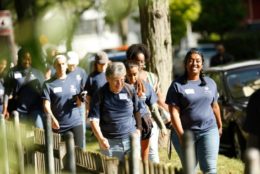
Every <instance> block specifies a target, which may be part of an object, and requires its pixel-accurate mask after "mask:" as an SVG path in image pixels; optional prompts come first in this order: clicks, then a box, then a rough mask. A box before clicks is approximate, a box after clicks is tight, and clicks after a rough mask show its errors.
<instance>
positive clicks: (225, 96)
mask: <svg viewBox="0 0 260 174" xmlns="http://www.w3.org/2000/svg"><path fill="white" fill-rule="evenodd" d="M206 74H207V75H209V76H210V77H211V78H213V79H214V80H215V82H216V84H217V86H218V92H219V104H220V108H221V114H222V122H223V135H222V137H221V140H220V149H222V150H228V152H230V154H229V155H232V156H236V157H238V158H242V156H243V153H244V151H245V148H246V139H247V133H246V132H244V131H243V129H242V127H243V124H244V120H245V117H246V107H247V103H248V99H249V96H250V95H251V94H252V93H253V92H254V91H255V90H257V89H259V88H260V60H251V61H245V62H240V63H232V64H228V65H222V66H217V67H212V68H209V69H207V70H206Z"/></svg>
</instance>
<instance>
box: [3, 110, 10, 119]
mask: <svg viewBox="0 0 260 174" xmlns="http://www.w3.org/2000/svg"><path fill="white" fill-rule="evenodd" d="M3 115H4V118H5V119H6V120H8V119H9V116H10V115H9V112H8V111H3Z"/></svg>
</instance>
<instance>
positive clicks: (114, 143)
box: [101, 137, 140, 161]
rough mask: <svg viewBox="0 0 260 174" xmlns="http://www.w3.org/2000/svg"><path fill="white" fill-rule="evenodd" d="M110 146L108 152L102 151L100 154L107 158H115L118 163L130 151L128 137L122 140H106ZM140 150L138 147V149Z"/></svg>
mask: <svg viewBox="0 0 260 174" xmlns="http://www.w3.org/2000/svg"><path fill="white" fill-rule="evenodd" d="M107 140H108V143H109V145H110V148H109V149H108V150H102V149H101V153H102V154H104V155H106V156H109V157H117V158H118V159H119V160H120V161H123V160H124V156H125V155H126V154H129V153H130V151H131V144H130V137H129V138H124V139H107ZM139 149H140V147H139Z"/></svg>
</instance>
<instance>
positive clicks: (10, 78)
mask: <svg viewBox="0 0 260 174" xmlns="http://www.w3.org/2000/svg"><path fill="white" fill-rule="evenodd" d="M43 82H44V76H43V74H42V73H41V72H40V71H39V70H37V69H34V68H27V69H22V68H19V67H17V66H16V67H14V68H12V69H10V71H9V72H8V74H7V77H6V79H5V93H6V94H7V95H13V98H14V99H15V105H16V106H15V109H16V110H17V111H18V112H20V113H23V114H29V113H30V112H31V111H35V110H41V109H42V100H41V92H42V84H43Z"/></svg>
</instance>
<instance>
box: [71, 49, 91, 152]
mask: <svg viewBox="0 0 260 174" xmlns="http://www.w3.org/2000/svg"><path fill="white" fill-rule="evenodd" d="M67 57H68V61H67V62H68V69H67V74H68V75H69V76H72V78H74V79H75V80H76V82H77V83H78V85H77V86H78V87H79V89H78V91H80V96H79V97H80V99H81V105H80V115H81V117H82V121H83V123H82V126H83V135H84V136H83V138H84V139H83V143H84V144H83V148H84V149H85V146H86V138H85V133H86V117H85V102H86V94H87V91H84V86H85V84H86V81H87V77H88V76H87V73H86V71H85V70H84V69H82V68H80V67H78V64H79V58H78V54H77V53H76V52H74V51H69V52H67Z"/></svg>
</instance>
